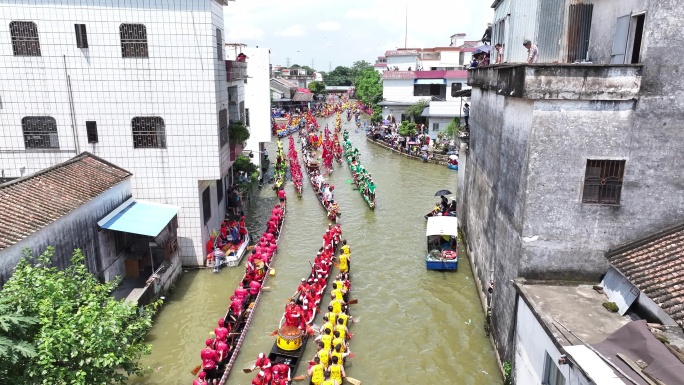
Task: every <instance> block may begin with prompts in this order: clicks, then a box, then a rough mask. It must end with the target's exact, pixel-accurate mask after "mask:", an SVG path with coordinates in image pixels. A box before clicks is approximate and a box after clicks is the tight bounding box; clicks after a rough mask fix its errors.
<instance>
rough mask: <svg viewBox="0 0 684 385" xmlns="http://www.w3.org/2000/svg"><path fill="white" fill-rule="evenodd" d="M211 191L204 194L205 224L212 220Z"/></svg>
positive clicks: (205, 190)
mask: <svg viewBox="0 0 684 385" xmlns="http://www.w3.org/2000/svg"><path fill="white" fill-rule="evenodd" d="M210 194H211V191H210V189H209V187H207V188H205V189H204V191H203V192H202V212H203V213H204V223H205V224H206V223H207V222H209V219H210V218H211V195H210Z"/></svg>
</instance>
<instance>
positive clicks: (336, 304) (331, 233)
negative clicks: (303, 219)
mask: <svg viewBox="0 0 684 385" xmlns="http://www.w3.org/2000/svg"><path fill="white" fill-rule="evenodd" d="M341 236H342V230H341V227H340V226H339V225H337V226H335V227H333V225H332V224H331V225H329V226H328V229H327V230H326V233H325V235H324V236H323V243H324V245H323V247H322V248H321V250H320V251H319V252H318V253H317V255H316V258H315V259H314V262H313V264H312V268H311V274H310V275H309V278H308V279H307V278H302V282H301V284H300V285H299V286H298V287H297V292H296V293H295V295H294V296H293V299H292V300H290V302H289V303H288V304H287V305H286V306H285V312H284V315H283V319H284V326H290V327H297V328H298V329H300V330H301V331H302V332H304V333H307V334H309V335H312V334H314V333H320V334H319V335H318V336H317V337H316V338H315V341H316V344H317V352H316V355H315V356H314V358H313V360H311V361H310V362H309V368H308V370H307V375H308V376H309V377H311V380H310V384H312V385H342V379H343V378H344V377H346V373H345V371H344V366H343V365H344V361H345V358H346V357H348V356H349V355H350V354H351V351H350V350H349V345H348V343H347V341H348V340H349V338H351V336H352V335H351V333H349V330H348V329H347V325H348V323H349V322H353V318H352V316H351V315H349V308H348V305H347V301H348V297H347V296H348V294H347V293H348V292H349V290H350V288H351V283H350V281H349V268H350V265H351V248H350V247H349V245H347V241H346V240H342V241H341V245H342V246H341V248H340V251H341V252H340V255H339V268H340V273H339V274H338V275H337V276H336V278H335V280H334V281H333V283H332V291H331V293H330V296H331V301H330V304H329V305H328V308H327V310H328V311H327V312H326V313H325V314H324V316H323V322H324V323H323V325H322V326H321V327H320V329H318V330H313V329H312V328H311V326H310V325H311V324H312V323H313V320H314V318H315V316H316V314H315V312H314V309H317V308H318V306H319V305H320V303H321V302H322V300H323V292H324V290H325V287H326V282H327V279H328V276H329V275H330V273H331V266H332V264H333V259H334V258H335V247H336V245H337V244H338V243H339V242H340V239H341ZM257 367H258V368H259V369H260V371H259V373H258V374H257V376H256V378H254V380H253V381H252V385H286V384H288V383H289V382H290V381H292V380H293V379H292V377H291V373H290V367H289V366H288V365H285V364H282V363H280V364H273V363H272V362H271V360H270V359H269V358H268V357H266V356H265V355H264V353H260V354H259V356H258V357H257V360H256V362H255V363H254V366H253V369H254V368H257ZM295 379H297V380H299V379H303V378H295Z"/></svg>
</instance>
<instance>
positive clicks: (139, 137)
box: [131, 116, 166, 148]
mask: <svg viewBox="0 0 684 385" xmlns="http://www.w3.org/2000/svg"><path fill="white" fill-rule="evenodd" d="M131 125H132V126H133V148H166V127H165V126H164V119H162V118H160V117H158V116H137V117H135V118H133V120H132V121H131Z"/></svg>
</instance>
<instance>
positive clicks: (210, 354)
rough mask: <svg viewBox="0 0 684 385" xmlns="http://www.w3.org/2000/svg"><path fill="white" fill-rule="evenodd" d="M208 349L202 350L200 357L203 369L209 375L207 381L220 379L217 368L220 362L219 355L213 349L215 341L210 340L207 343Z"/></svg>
mask: <svg viewBox="0 0 684 385" xmlns="http://www.w3.org/2000/svg"><path fill="white" fill-rule="evenodd" d="M205 343H206V345H207V347H206V348H204V349H202V351H201V352H200V357H201V358H202V369H204V372H205V373H207V380H209V381H211V380H213V379H216V378H217V377H218V371H217V368H216V365H217V362H218V360H219V356H218V353H216V350H214V349H212V348H211V345H212V344H213V343H214V340H212V339H208V340H206V341H205Z"/></svg>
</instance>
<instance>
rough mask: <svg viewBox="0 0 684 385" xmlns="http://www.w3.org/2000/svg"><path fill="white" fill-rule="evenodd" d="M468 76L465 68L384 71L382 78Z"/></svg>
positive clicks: (451, 77)
mask: <svg viewBox="0 0 684 385" xmlns="http://www.w3.org/2000/svg"><path fill="white" fill-rule="evenodd" d="M467 77H468V71H466V70H453V71H444V70H439V71H385V72H383V73H382V79H383V80H387V79H465V78H467Z"/></svg>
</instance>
